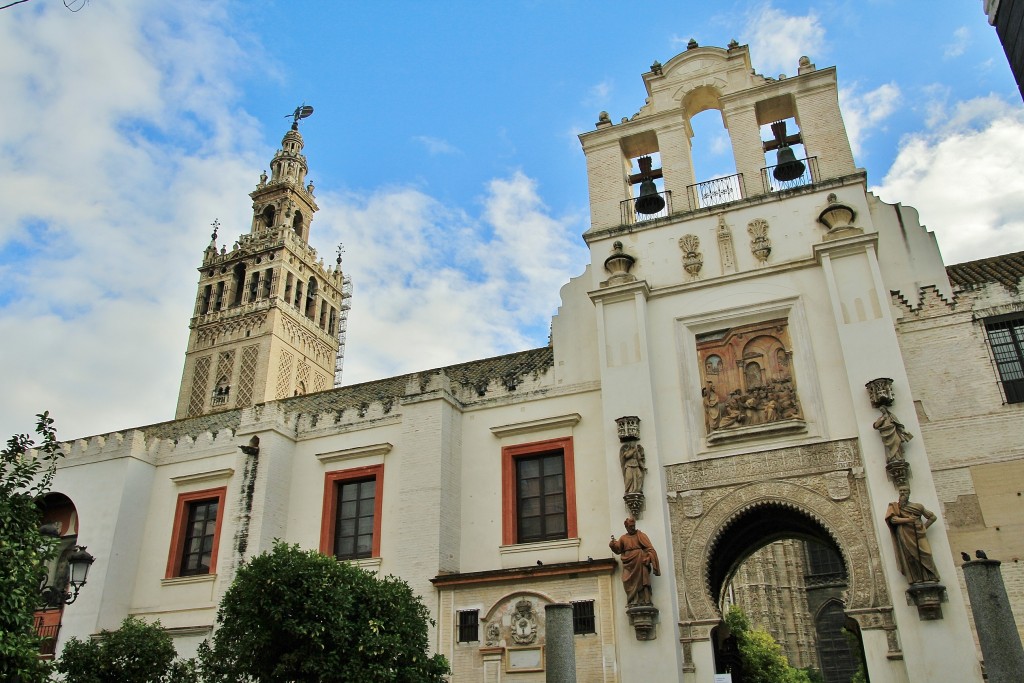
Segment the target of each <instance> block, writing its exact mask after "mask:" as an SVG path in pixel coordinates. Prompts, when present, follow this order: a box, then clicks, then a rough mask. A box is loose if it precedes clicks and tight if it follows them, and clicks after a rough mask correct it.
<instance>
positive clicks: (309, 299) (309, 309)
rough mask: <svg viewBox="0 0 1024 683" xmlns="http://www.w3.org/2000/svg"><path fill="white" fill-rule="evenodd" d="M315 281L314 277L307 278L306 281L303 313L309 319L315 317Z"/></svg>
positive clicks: (316, 289)
mask: <svg viewBox="0 0 1024 683" xmlns="http://www.w3.org/2000/svg"><path fill="white" fill-rule="evenodd" d="M317 291H318V288H317V283H316V278H315V277H311V278H309V282H308V283H306V308H305V311H304V313H305V315H306V317H307V318H309V319H310V320H313V319H314V318H315V317H316V295H317Z"/></svg>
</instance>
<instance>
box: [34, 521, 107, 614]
mask: <svg viewBox="0 0 1024 683" xmlns="http://www.w3.org/2000/svg"><path fill="white" fill-rule="evenodd" d="M39 531H40V532H41V533H42V534H43V535H44V536H55V537H58V538H59V532H58V531H57V529H55V528H53V526H52V525H50V524H45V525H43V527H42V528H41V529H40V530H39ZM67 560H68V570H69V573H70V578H69V580H68V583H69V584H70V586H71V590H68V588H67V587H65V586H47V585H46V577H43V580H42V581H41V582H40V588H39V593H40V594H41V595H42V599H43V604H44V605H45V606H47V607H60V606H61V605H62V604H64V605H70V604H71V603H73V602H74V601H75V600H76V599H78V592H79V591H80V590H82V586H84V585H85V580H86V578H87V577H88V576H89V567H91V566H92V563H93V562H95V561H96V558H95V557H93V556H92V555H90V554H89V553H88V552H86V550H85V546H84V545H76V546H75V547H74V548H72V549H71V553H70V554H69V555H68V558H67Z"/></svg>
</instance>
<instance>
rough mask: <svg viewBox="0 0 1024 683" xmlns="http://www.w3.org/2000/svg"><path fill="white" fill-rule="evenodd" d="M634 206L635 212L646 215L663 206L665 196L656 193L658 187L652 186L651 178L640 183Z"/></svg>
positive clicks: (656, 211) (655, 211)
mask: <svg viewBox="0 0 1024 683" xmlns="http://www.w3.org/2000/svg"><path fill="white" fill-rule="evenodd" d="M634 206H635V207H636V212H637V213H643V214H648V215H649V214H652V213H658V212H659V211H661V210H662V209H664V208H665V198H664V197H662V196H661V195H660V194H658V188H657V187H655V186H654V181H653V180H645V181H643V182H642V183H640V196H639V197H637V198H636V202H635V204H634Z"/></svg>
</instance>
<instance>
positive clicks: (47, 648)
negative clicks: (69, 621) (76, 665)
mask: <svg viewBox="0 0 1024 683" xmlns="http://www.w3.org/2000/svg"><path fill="white" fill-rule="evenodd" d="M58 633H60V624H50V625H46V626H44V625H43V624H42V623H40V621H39V620H37V621H36V635H37V636H39V639H40V640H39V654H40V655H42V656H43V657H50V656H53V655H55V654H57V634H58Z"/></svg>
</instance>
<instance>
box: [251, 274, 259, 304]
mask: <svg viewBox="0 0 1024 683" xmlns="http://www.w3.org/2000/svg"><path fill="white" fill-rule="evenodd" d="M259 296H260V274H259V272H256V273H253V274H252V275H250V276H249V301H256V299H258V298H259Z"/></svg>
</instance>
